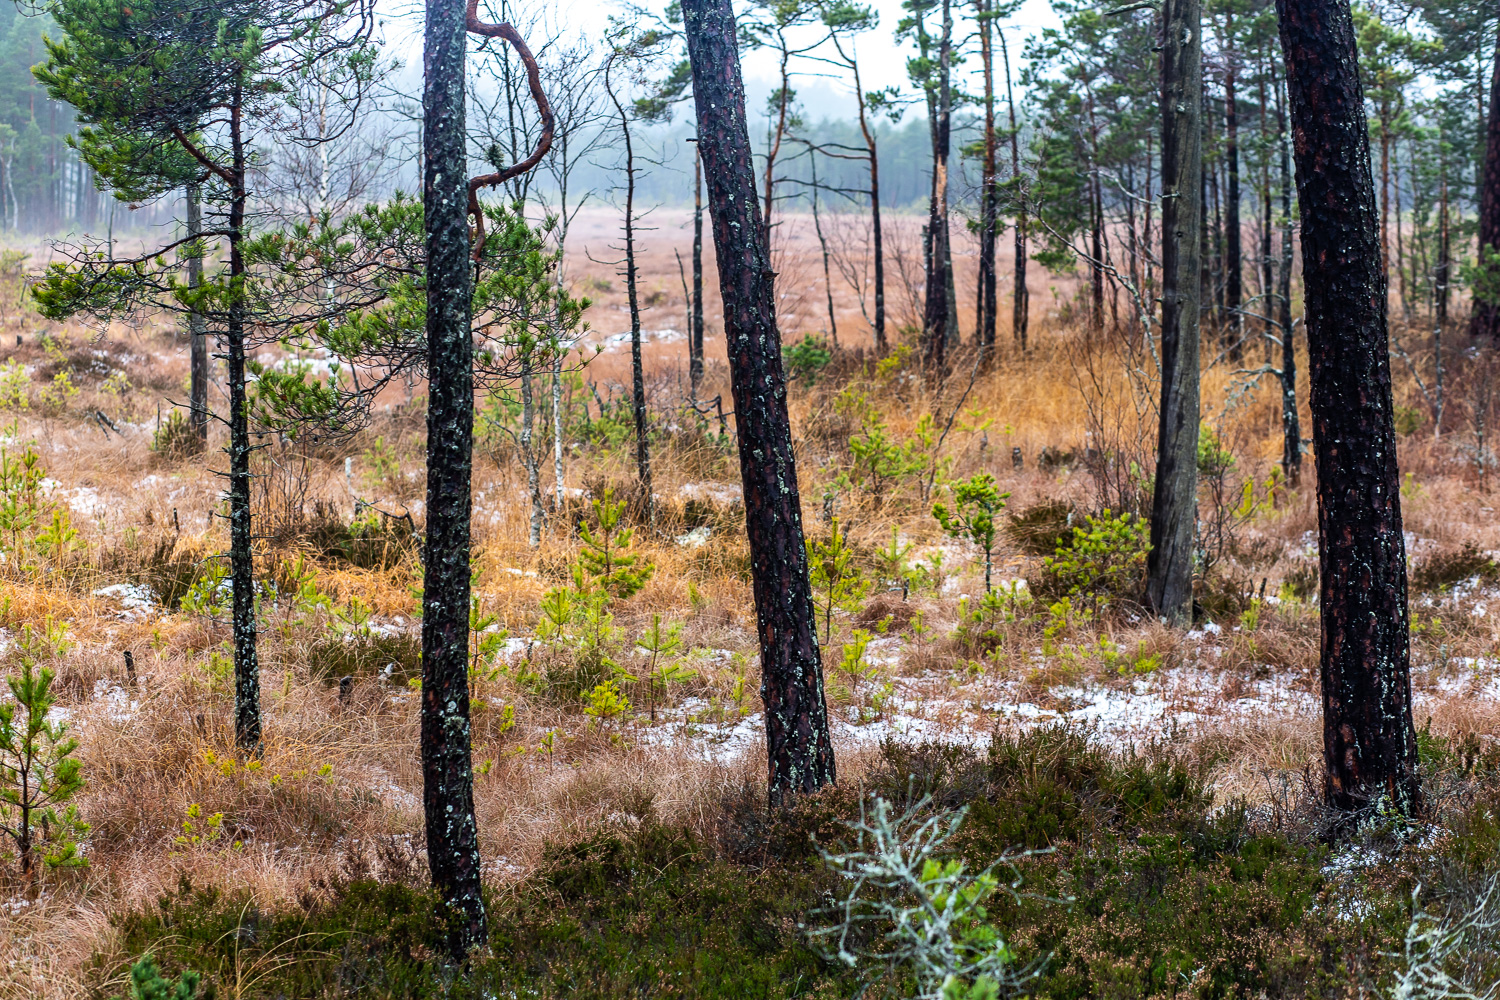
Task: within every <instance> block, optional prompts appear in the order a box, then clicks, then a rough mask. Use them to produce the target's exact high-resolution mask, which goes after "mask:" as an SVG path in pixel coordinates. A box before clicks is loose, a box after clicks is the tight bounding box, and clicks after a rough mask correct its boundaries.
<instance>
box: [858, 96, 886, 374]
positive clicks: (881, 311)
mask: <svg viewBox="0 0 1500 1000" xmlns="http://www.w3.org/2000/svg"><path fill="white" fill-rule="evenodd" d="M860 125H861V127H863V126H864V108H863V106H861V108H860ZM865 141H866V142H867V143H868V145H869V149H870V239H871V243H872V248H873V250H874V252H875V353H877V354H881V355H883V354H885V352H886V351H887V350H888V349H889V348H890V341H889V340H888V339H887V338H886V335H885V239H884V235H883V234H882V232H881V228H880V156H879V154H878V153H877V151H876V148H875V136H874V133H873V132H869V131H868V130H867V131H866V134H865Z"/></svg>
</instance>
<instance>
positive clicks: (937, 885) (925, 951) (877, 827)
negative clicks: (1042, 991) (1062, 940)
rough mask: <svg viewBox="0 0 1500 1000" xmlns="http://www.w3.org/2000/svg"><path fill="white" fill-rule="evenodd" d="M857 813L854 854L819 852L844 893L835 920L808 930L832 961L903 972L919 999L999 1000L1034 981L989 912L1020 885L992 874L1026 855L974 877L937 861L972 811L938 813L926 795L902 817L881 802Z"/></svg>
mask: <svg viewBox="0 0 1500 1000" xmlns="http://www.w3.org/2000/svg"><path fill="white" fill-rule="evenodd" d="M860 812H861V815H860V818H859V819H858V820H856V821H853V822H850V823H849V824H848V825H849V828H850V829H851V830H852V831H853V832H854V834H855V835H856V838H857V840H856V843H855V846H854V848H853V849H852V850H848V851H840V852H835V851H828V850H825V849H822V848H820V849H819V853H820V854H821V855H822V857H823V860H824V863H825V864H827V865H828V866H829V867H831V868H833V869H834V870H835V871H836V872H837V873H838V874H839V876H840V877H841V878H842V879H843V881H844V883H845V885H846V886H847V887H848V888H847V891H846V892H844V893H841V894H840V895H841V897H842V898H841V899H840V901H839V903H838V904H837V906H836V907H835V908H832V909H831V910H830V912H831V914H832V915H833V916H835V917H836V922H834V923H832V924H831V925H829V926H824V927H817V928H813V929H812V930H811V932H810V933H811V936H812V938H813V940H815V941H822V942H828V943H829V944H830V945H831V947H829V948H828V952H829V954H828V958H829V959H831V960H835V961H839V962H842V963H843V964H845V965H847V966H849V967H850V968H855V967H858V966H859V965H860V964H861V963H870V962H878V963H883V964H885V965H887V966H889V967H891V968H892V969H893V970H896V971H899V972H904V973H905V974H907V975H909V976H910V977H911V980H912V981H913V982H914V985H915V986H916V992H915V993H913V994H911V995H912V996H914V997H918V998H920V1000H997V998H998V997H1000V996H1002V995H1004V996H1011V995H1014V994H1015V993H1017V992H1019V991H1020V990H1021V988H1022V987H1024V986H1025V985H1026V984H1027V983H1028V982H1030V981H1031V980H1033V979H1034V978H1036V976H1037V975H1038V974H1039V972H1040V969H1041V967H1040V964H1039V963H1032V964H1029V965H1028V964H1023V963H1022V962H1021V961H1020V959H1019V958H1018V956H1017V955H1016V952H1015V951H1014V950H1013V949H1012V947H1011V945H1010V944H1009V942H1008V941H1007V940H1006V937H1005V934H1004V932H1003V931H1002V930H1001V928H999V927H997V926H996V925H995V923H994V921H993V919H992V918H991V916H990V913H989V909H988V906H987V904H988V903H989V901H990V900H991V899H992V898H994V897H995V896H996V894H997V893H1006V894H1009V895H1010V896H1011V897H1012V898H1014V899H1015V900H1017V901H1019V900H1020V899H1021V897H1020V895H1019V894H1018V893H1017V892H1016V890H1015V888H1014V886H1015V884H1016V883H1017V882H1018V881H1019V880H1012V881H1007V882H1004V883H1002V882H1001V881H1000V879H999V877H998V876H997V875H996V871H997V869H999V868H1000V867H1002V866H1013V864H1014V860H1015V859H1016V858H1017V857H1020V856H1021V855H1013V854H1006V855H1004V856H1002V857H1001V858H1000V860H998V861H996V862H995V863H994V864H992V865H990V866H988V867H986V868H984V869H983V870H981V871H978V872H973V873H971V872H969V871H968V870H967V867H966V866H965V864H964V863H963V862H962V861H957V860H941V855H942V854H943V853H944V852H945V847H946V845H947V843H948V842H949V841H950V840H951V839H952V838H953V837H954V836H955V835H956V834H957V833H958V831H959V828H960V827H961V826H962V825H963V821H964V816H965V815H966V813H967V807H965V808H961V809H957V810H953V811H942V810H939V811H934V810H933V809H932V808H931V799H930V798H929V797H928V796H925V795H924V796H922V797H921V799H920V800H918V801H917V802H916V803H915V804H913V805H912V806H911V808H909V809H907V810H905V811H904V812H902V813H900V814H899V815H893V814H892V809H891V805H890V803H889V802H887V801H886V800H885V799H884V798H881V797H880V796H872V800H871V804H870V808H868V809H865V808H863V807H862V808H861V810H860Z"/></svg>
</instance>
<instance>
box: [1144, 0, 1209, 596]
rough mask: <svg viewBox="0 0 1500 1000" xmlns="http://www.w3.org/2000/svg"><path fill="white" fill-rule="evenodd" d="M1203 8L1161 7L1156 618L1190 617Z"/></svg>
mask: <svg viewBox="0 0 1500 1000" xmlns="http://www.w3.org/2000/svg"><path fill="white" fill-rule="evenodd" d="M1202 13H1203V11H1202V5H1201V0H1166V3H1165V4H1164V5H1163V6H1162V50H1161V108H1162V134H1161V161H1162V178H1161V182H1162V199H1161V205H1162V208H1161V232H1162V290H1161V360H1162V381H1161V406H1160V414H1161V425H1160V428H1159V431H1158V435H1157V454H1156V485H1155V490H1154V491H1153V493H1152V497H1151V554H1150V556H1149V557H1148V560H1147V575H1146V598H1147V601H1148V603H1149V604H1150V606H1151V607H1152V609H1154V610H1155V611H1156V613H1157V614H1159V615H1161V616H1162V617H1164V618H1167V619H1169V620H1171V621H1174V622H1177V623H1180V624H1186V623H1189V622H1191V621H1192V617H1193V537H1194V527H1195V525H1196V523H1197V510H1198V504H1197V492H1198V305H1199V294H1200V289H1199V274H1200V271H1199V260H1198V253H1199V250H1200V247H1201V245H1202V240H1201V220H1200V213H1201V212H1202V203H1201V200H1200V196H1201V193H1202V189H1203V188H1202V183H1201V177H1202V173H1203V139H1202V130H1201V128H1200V122H1201V120H1202V118H1201V116H1202V114H1203V38H1202Z"/></svg>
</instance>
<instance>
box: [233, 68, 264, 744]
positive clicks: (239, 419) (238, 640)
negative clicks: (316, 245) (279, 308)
mask: <svg viewBox="0 0 1500 1000" xmlns="http://www.w3.org/2000/svg"><path fill="white" fill-rule="evenodd" d="M241 98H242V95H241V93H240V92H239V91H238V90H236V92H235V96H234V102H233V106H232V107H231V109H230V115H229V138H230V154H231V156H232V157H233V167H232V169H231V173H232V174H233V177H234V184H233V189H232V190H231V191H230V201H229V286H230V296H229V310H228V313H229V314H228V317H227V321H226V323H225V327H226V329H225V338H224V340H225V347H226V348H228V350H227V351H226V352H225V353H226V355H227V357H226V359H225V361H226V364H225V367H226V369H227V370H226V372H225V375H226V377H227V378H228V380H229V578H230V590H231V594H232V597H231V601H232V608H233V611H232V618H233V628H234V741H235V745H236V746H238V747H239V748H240V749H241V750H243V751H245V752H246V753H251V754H257V753H259V752H260V746H261V732H260V661H259V659H258V658H257V651H256V639H257V634H256V633H257V630H256V622H255V551H254V548H253V541H252V538H253V536H252V535H251V533H250V451H251V444H250V413H249V410H250V404H249V400H248V399H247V398H246V395H245V318H246V316H245V313H246V308H245V294H244V293H245V255H244V250H243V243H244V238H245V207H246V202H247V200H248V197H249V196H248V192H247V191H246V188H245V178H246V169H247V153H246V150H245V143H244V139H243V133H242V131H241V126H242V123H243V118H242V115H243V113H244V112H243V107H242V103H241Z"/></svg>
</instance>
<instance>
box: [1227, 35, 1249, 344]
mask: <svg viewBox="0 0 1500 1000" xmlns="http://www.w3.org/2000/svg"><path fill="white" fill-rule="evenodd" d="M1226 20H1227V21H1228V24H1229V27H1228V30H1227V32H1226V35H1227V36H1228V37H1231V38H1232V37H1233V32H1234V18H1233V16H1232V15H1227V16H1226ZM1224 58H1225V60H1226V66H1225V68H1224V160H1225V173H1226V174H1227V175H1228V176H1227V183H1226V185H1225V188H1226V190H1225V192H1224V236H1225V240H1226V246H1225V248H1224V319H1225V325H1224V340H1225V343H1226V344H1228V345H1229V351H1230V355H1231V356H1232V357H1235V358H1238V357H1239V356H1240V355H1241V354H1242V353H1243V351H1244V330H1245V320H1244V317H1243V316H1242V315H1241V313H1240V309H1241V307H1242V304H1243V302H1244V300H1245V294H1244V281H1243V275H1244V266H1243V263H1242V260H1243V257H1244V251H1243V245H1242V244H1243V234H1242V233H1241V231H1240V116H1239V98H1238V97H1237V95H1236V94H1235V65H1234V52H1233V51H1230V52H1226V53H1225V54H1224Z"/></svg>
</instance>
